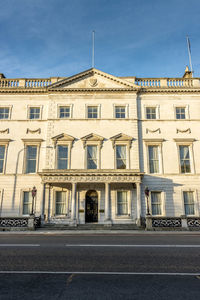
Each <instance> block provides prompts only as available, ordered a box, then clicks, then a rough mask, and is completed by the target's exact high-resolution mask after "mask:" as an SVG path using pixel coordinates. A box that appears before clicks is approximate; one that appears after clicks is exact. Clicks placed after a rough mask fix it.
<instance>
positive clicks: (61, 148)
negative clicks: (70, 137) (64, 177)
mask: <svg viewBox="0 0 200 300" xmlns="http://www.w3.org/2000/svg"><path fill="white" fill-rule="evenodd" d="M68 152H69V151H68V146H66V145H58V146H57V168H58V169H68Z"/></svg>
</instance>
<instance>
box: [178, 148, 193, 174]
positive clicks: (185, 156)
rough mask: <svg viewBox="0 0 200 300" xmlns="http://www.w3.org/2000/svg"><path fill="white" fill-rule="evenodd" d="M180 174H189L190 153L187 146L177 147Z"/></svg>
mask: <svg viewBox="0 0 200 300" xmlns="http://www.w3.org/2000/svg"><path fill="white" fill-rule="evenodd" d="M179 152H180V153H179V154H180V164H181V173H190V172H191V168H190V152H189V146H179Z"/></svg>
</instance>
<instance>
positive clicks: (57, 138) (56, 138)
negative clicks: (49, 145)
mask: <svg viewBox="0 0 200 300" xmlns="http://www.w3.org/2000/svg"><path fill="white" fill-rule="evenodd" d="M52 140H53V142H54V146H55V145H56V144H57V143H58V142H59V143H65V142H68V143H70V144H72V143H73V141H74V140H75V138H74V137H73V136H71V135H68V134H66V133H61V134H59V135H56V136H54V137H52Z"/></svg>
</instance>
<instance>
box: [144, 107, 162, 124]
mask: <svg viewBox="0 0 200 300" xmlns="http://www.w3.org/2000/svg"><path fill="white" fill-rule="evenodd" d="M147 108H155V113H156V118H155V119H148V118H147ZM144 119H145V120H148V121H155V120H159V119H160V106H159V105H158V104H156V105H153V104H152V105H150V104H149V105H144Z"/></svg>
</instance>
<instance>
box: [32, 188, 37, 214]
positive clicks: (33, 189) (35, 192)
mask: <svg viewBox="0 0 200 300" xmlns="http://www.w3.org/2000/svg"><path fill="white" fill-rule="evenodd" d="M31 194H32V211H31V214H32V215H33V214H34V200H35V196H36V194H37V189H36V187H35V186H34V187H33V188H32V191H31Z"/></svg>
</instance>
